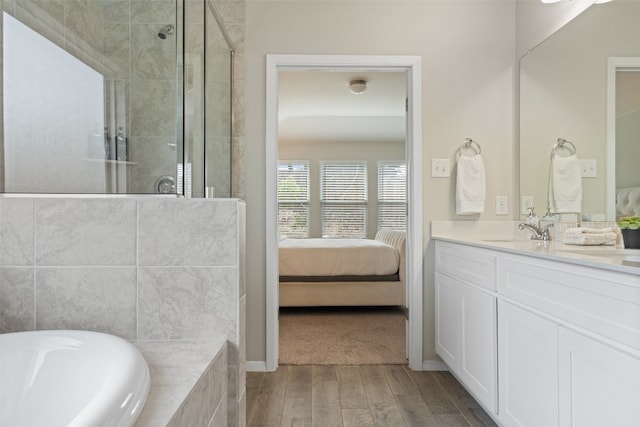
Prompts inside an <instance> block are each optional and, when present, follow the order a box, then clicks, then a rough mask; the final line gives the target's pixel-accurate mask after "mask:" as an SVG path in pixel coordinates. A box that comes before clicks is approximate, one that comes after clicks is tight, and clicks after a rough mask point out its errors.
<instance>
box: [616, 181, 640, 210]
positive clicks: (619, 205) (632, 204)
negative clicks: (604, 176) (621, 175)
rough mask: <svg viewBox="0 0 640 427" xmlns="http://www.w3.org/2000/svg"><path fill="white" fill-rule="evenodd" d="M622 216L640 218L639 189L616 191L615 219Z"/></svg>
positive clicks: (629, 188)
mask: <svg viewBox="0 0 640 427" xmlns="http://www.w3.org/2000/svg"><path fill="white" fill-rule="evenodd" d="M623 216H640V187H627V188H618V189H617V190H616V218H619V217H623Z"/></svg>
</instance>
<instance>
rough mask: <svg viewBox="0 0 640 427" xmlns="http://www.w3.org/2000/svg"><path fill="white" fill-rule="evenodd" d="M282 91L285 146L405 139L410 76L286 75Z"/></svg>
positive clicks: (281, 136)
mask: <svg viewBox="0 0 640 427" xmlns="http://www.w3.org/2000/svg"><path fill="white" fill-rule="evenodd" d="M356 79H362V80H366V81H367V90H366V91H365V92H364V93H362V94H359V95H355V94H353V93H351V92H350V91H349V82H350V81H351V80H356ZM278 90H279V100H278V101H279V110H278V115H279V125H278V132H279V140H280V142H281V143H300V142H325V141H326V142H333V141H338V142H348V141H365V142H366V141H393V142H396V141H404V140H405V134H406V124H405V99H406V93H407V89H406V73H405V72H401V71H395V72H384V71H376V72H343V71H340V72H337V71H329V70H326V71H280V72H279V74H278Z"/></svg>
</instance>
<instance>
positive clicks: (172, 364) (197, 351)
mask: <svg viewBox="0 0 640 427" xmlns="http://www.w3.org/2000/svg"><path fill="white" fill-rule="evenodd" d="M135 345H136V347H137V348H138V349H139V350H140V352H141V353H142V355H143V356H144V358H145V360H146V361H147V363H148V364H149V370H150V372H151V389H150V391H149V397H148V398H147V402H146V403H145V405H144V407H143V408H142V413H141V414H140V417H139V418H138V421H137V422H136V424H135V426H136V427H156V426H179V425H187V426H191V425H204V426H209V425H210V426H218V425H226V424H227V352H226V340H225V338H224V337H220V338H218V339H214V340H207V341H201V340H198V341H195V340H194V341H147V342H136V343H135Z"/></svg>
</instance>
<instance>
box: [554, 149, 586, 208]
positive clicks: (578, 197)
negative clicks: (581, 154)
mask: <svg viewBox="0 0 640 427" xmlns="http://www.w3.org/2000/svg"><path fill="white" fill-rule="evenodd" d="M549 175H550V176H549V205H550V206H553V208H554V210H555V213H563V212H582V173H581V172H580V161H579V160H578V158H577V157H576V156H575V154H574V155H571V156H568V157H562V156H558V155H557V154H554V155H553V157H552V159H551V173H550V174H549Z"/></svg>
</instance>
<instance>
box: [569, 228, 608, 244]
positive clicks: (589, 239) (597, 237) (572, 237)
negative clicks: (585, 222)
mask: <svg viewBox="0 0 640 427" xmlns="http://www.w3.org/2000/svg"><path fill="white" fill-rule="evenodd" d="M617 238H618V235H617V234H616V233H614V232H609V233H573V234H572V233H567V232H566V231H565V232H564V234H563V238H562V241H563V243H566V244H568V245H581V246H597V245H604V246H612V245H615V244H616V241H617Z"/></svg>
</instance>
